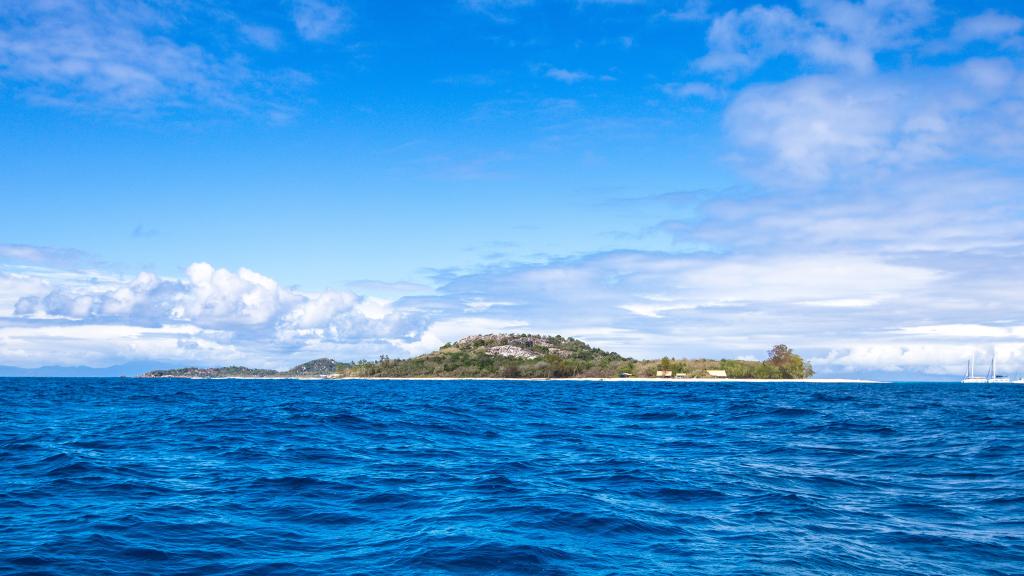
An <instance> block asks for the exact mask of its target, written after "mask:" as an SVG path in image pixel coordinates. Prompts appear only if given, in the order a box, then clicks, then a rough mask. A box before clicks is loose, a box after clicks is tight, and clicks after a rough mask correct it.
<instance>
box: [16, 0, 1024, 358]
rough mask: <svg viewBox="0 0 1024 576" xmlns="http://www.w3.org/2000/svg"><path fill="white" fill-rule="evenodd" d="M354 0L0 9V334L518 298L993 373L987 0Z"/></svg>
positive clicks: (1001, 77) (352, 338)
mask: <svg viewBox="0 0 1024 576" xmlns="http://www.w3.org/2000/svg"><path fill="white" fill-rule="evenodd" d="M385 12H386V11H381V9H380V8H379V7H375V6H373V5H372V4H371V3H361V2H357V1H355V0H352V1H348V2H340V1H327V0H301V1H299V0H296V1H295V2H291V3H288V4H287V5H286V6H283V5H280V4H277V3H274V4H272V5H271V4H268V5H266V6H262V7H260V8H258V9H254V8H247V9H244V10H243V9H241V8H236V9H227V8H223V9H222V8H212V7H211V6H210V5H208V4H205V3H200V2H185V3H180V6H179V3H175V4H173V5H172V4H170V3H164V2H160V1H152V2H120V1H115V0H111V1H105V2H93V3H82V2H76V1H72V0H68V1H67V2H57V3H55V2H42V1H30V2H25V3H19V4H18V5H16V6H14V5H11V6H5V7H3V8H0V95H2V96H3V100H2V101H0V112H2V113H3V114H4V115H5V116H7V117H12V118H15V117H17V118H21V119H22V120H19V122H17V123H16V124H17V125H15V126H14V127H13V128H12V130H11V131H10V132H9V133H8V134H7V135H6V136H0V138H2V139H3V140H2V141H0V145H3V146H4V147H5V149H9V147H10V146H11V145H12V144H14V143H16V142H20V143H21V144H22V146H21V147H19V148H18V150H19V151H18V152H16V153H15V154H13V155H12V156H11V158H9V159H8V160H0V168H2V169H3V170H2V172H4V173H5V174H6V175H5V176H0V194H3V197H4V201H5V204H6V205H7V206H8V210H6V211H5V214H4V215H0V365H14V366H22V367H33V366H40V365H47V364H62V365H81V364H84V365H90V366H106V365H111V364H117V363H121V362H127V361H139V360H143V361H154V362H157V361H159V362H171V363H182V364H204V365H212V364H217V365H221V364H236V363H242V364H248V365H253V366H270V367H278V368H280V367H286V366H290V365H293V364H296V363H298V362H302V361H305V360H308V359H311V358H314V357H319V356H331V357H334V358H338V359H358V358H374V357H376V356H377V355H379V354H389V355H403V356H404V355H410V354H416V353H421V352H426V351H429V350H431V349H433V348H436V347H437V346H439V345H441V344H443V343H445V342H448V341H452V340H455V339H458V338H460V337H462V336H465V335H468V334H473V333H479V332H493V331H523V332H551V333H561V334H564V335H572V336H576V337H579V338H581V339H584V340H586V341H588V342H590V343H593V344H595V345H598V346H601V347H605V348H608V349H611V350H615V351H619V352H621V353H624V354H628V355H633V356H638V357H657V356H661V355H676V356H709V357H724V356H743V357H748V356H760V355H762V354H763V351H764V350H765V349H766V348H767V347H769V346H770V345H772V344H775V343H780V342H784V343H787V344H789V345H790V346H793V347H794V348H796V349H797V350H798V351H801V352H803V353H804V354H805V355H807V356H810V357H811V358H812V360H813V362H814V363H815V366H816V368H817V369H818V371H819V372H821V373H834V374H839V373H842V374H858V373H868V372H878V371H887V372H899V371H906V372H912V373H922V372H924V373H933V374H941V375H954V374H958V373H960V372H962V370H963V367H964V364H965V363H966V359H967V358H968V357H970V355H971V354H977V355H979V356H984V357H987V356H988V355H991V354H993V353H994V354H996V355H997V356H998V358H999V361H1000V364H1001V366H1002V367H1003V369H1004V370H1006V371H1013V372H1024V299H1022V298H1021V296H1020V294H1021V292H1022V289H1024V250H1022V248H1024V186H1022V184H1024V174H1022V173H1021V172H1022V170H1021V167H1022V166H1024V164H1022V162H1021V160H1022V156H1024V60H1022V54H1024V18H1022V17H1021V12H1020V7H1019V6H1015V5H1014V3H1009V2H986V3H970V4H966V3H957V2H948V3H944V2H931V1H926V0H864V1H862V2H857V1H846V0H802V1H799V2H781V1H780V2H765V3H749V4H737V3H728V4H726V3H724V2H722V3H719V2H713V1H711V2H701V1H693V0H691V1H688V2H685V1H672V2H669V1H659V0H648V1H636V2H578V1H575V0H574V1H570V0H552V1H550V2H542V1H540V0H538V1H530V0H515V1H507V0H472V1H453V2H451V3H450V5H445V6H444V7H443V8H442V9H437V10H436V11H429V10H427V11H425V12H423V13H417V14H405V15H403V16H398V15H393V14H385ZM430 18H433V19H434V22H435V23H441V22H443V23H444V33H445V34H449V35H456V36H457V37H458V38H459V39H458V40H456V39H451V38H447V37H446V38H447V39H446V40H444V41H441V40H439V39H438V38H439V36H438V35H437V34H440V32H434V33H427V32H424V31H423V24H424V23H426V24H429V23H430V20H429V19H430ZM425 19H426V20H425ZM197 23H202V25H199V24H197ZM439 25H440V24H439ZM452 38H455V36H453V37H452ZM44 40H45V41H44ZM420 53H422V54H423V55H424V58H428V59H429V62H428V61H427V60H421V59H420ZM254 125H255V126H256V127H253V126H254ZM55 126H73V127H75V129H76V130H77V131H78V132H77V133H71V134H63V133H60V132H62V131H57V132H54V131H47V130H49V129H52V128H53V127H55ZM225 126H227V127H228V129H225ZM41 132H45V136H40V133H41ZM72 132H74V131H72ZM224 132H234V133H237V134H238V135H237V136H234V135H228V136H225V135H224V134H223V133H224ZM197 135H198V136H197ZM76 138H77V140H76ZM83 141H84V142H85V144H84V146H80V143H81V142H83ZM138 143H142V144H143V146H142V148H144V149H152V150H154V152H153V156H147V155H145V154H143V153H140V152H138V148H139V146H138ZM311 143H312V144H311ZM147 147H148V148H147ZM197 148H198V149H200V150H202V151H204V152H196V149H197ZM119 155H120V156H119ZM125 157H127V158H131V159H132V160H133V162H127V161H125V162H121V161H120V160H119V158H125ZM168 165H169V166H171V167H172V168H173V169H168V168H167V166H168ZM54 166H56V168H54ZM65 166H66V167H65ZM239 166H241V167H242V168H236V167H239ZM311 207H313V208H312V209H311ZM82 214H85V215H86V218H81V215H82ZM83 220H84V221H83ZM240 222H245V223H246V224H245V225H243V224H240ZM140 231H142V232H140ZM239 238H241V239H242V240H239ZM208 262H209V263H208ZM140 270H141V272H140ZM367 278H369V280H367ZM290 283H298V284H294V285H293V284H290ZM332 286H343V288H333V287H332Z"/></svg>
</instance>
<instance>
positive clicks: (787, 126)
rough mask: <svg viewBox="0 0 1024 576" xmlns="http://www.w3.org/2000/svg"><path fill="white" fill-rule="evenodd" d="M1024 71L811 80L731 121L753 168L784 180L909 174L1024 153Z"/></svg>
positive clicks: (738, 105) (733, 112)
mask: <svg viewBox="0 0 1024 576" xmlns="http://www.w3.org/2000/svg"><path fill="white" fill-rule="evenodd" d="M1021 82H1022V77H1021V74H1020V71H1019V70H1018V69H1017V68H1016V66H1015V65H1014V64H1013V63H1011V62H1010V61H1008V60H1005V59H998V58H997V59H974V60H969V61H966V62H964V63H962V64H959V65H955V66H951V67H947V68H936V69H932V70H927V71H920V72H916V73H915V72H912V71H906V72H903V73H901V74H899V75H895V74H889V75H880V76H874V77H871V78H865V77H860V76H805V77H799V78H796V79H794V80H790V81H787V82H782V83H779V84H767V85H757V86H753V87H750V88H747V89H745V90H743V91H741V92H740V94H739V95H738V96H737V98H736V99H735V100H734V101H733V102H732V103H731V104H730V106H729V109H728V110H727V112H726V116H725V126H726V130H727V132H728V133H729V135H730V136H731V137H732V139H733V141H734V142H735V143H736V144H737V145H738V147H739V152H740V153H741V155H743V154H747V155H749V156H748V158H749V159H750V162H749V165H750V166H752V167H755V169H756V170H757V171H758V172H759V173H760V174H761V175H762V176H767V177H769V178H770V179H772V178H773V179H774V180H775V181H779V180H792V179H794V178H795V179H796V180H797V181H803V182H811V183H821V182H824V181H826V180H828V179H830V178H832V177H835V176H837V175H842V174H843V173H845V172H858V173H863V172H864V170H865V169H867V167H869V166H870V167H871V168H870V170H873V171H877V170H893V169H899V170H906V169H910V168H913V167H915V166H919V165H922V164H924V163H927V162H932V161H935V160H941V159H944V158H947V157H949V156H951V155H954V154H955V155H958V156H959V157H966V156H970V155H972V154H984V155H987V156H989V157H1000V156H1006V155H1011V156H1012V155H1017V154H1020V153H1021V151H1024V139H1022V137H1021V135H1020V129H1021V127H1022V126H1024V124H1022V120H1021V118H1020V115H1019V114H1018V113H1017V112H1018V111H1019V109H1020V107H1021V105H1022V104H1024V92H1022V91H1021V90H1020V88H1021Z"/></svg>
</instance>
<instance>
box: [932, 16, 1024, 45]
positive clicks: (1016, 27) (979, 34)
mask: <svg viewBox="0 0 1024 576" xmlns="http://www.w3.org/2000/svg"><path fill="white" fill-rule="evenodd" d="M1022 30H1024V19H1022V18H1018V17H1017V16H1012V15H1010V14H1002V13H999V12H996V11H995V10H986V11H985V12H982V13H981V14H978V15H977V16H971V17H969V18H963V19H961V20H958V21H957V22H956V24H954V25H953V30H952V31H951V32H950V35H949V40H950V43H951V44H953V46H956V47H959V46H964V45H966V44H970V43H971V42H978V41H984V42H994V43H1001V42H1006V41H1008V40H1012V39H1014V38H1015V37H1018V35H1019V34H1020V33H1021V31H1022ZM1018 40H1019V38H1018Z"/></svg>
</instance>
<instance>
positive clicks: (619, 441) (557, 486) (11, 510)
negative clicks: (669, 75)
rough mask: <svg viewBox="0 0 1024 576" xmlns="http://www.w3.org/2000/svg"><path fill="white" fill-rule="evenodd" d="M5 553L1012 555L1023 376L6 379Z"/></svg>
mask: <svg viewBox="0 0 1024 576" xmlns="http://www.w3.org/2000/svg"><path fill="white" fill-rule="evenodd" d="M0 573H10V574H68V575H76V576H77V575H84V574H203V575H206V574H387V575H392V574H617V575H622V574H858V575H860V574H928V575H931V574H941V575H946V576H948V575H955V574H1022V573H1024V386H1016V387H1015V386H1003V385H961V384H925V383H921V384H893V385H864V384H806V383H789V384H776V383H712V384H696V383H682V382H653V383H652V382H558V381H550V382H507V381H506V382H498V381H493V382H492V381H486V382H485V381H282V380H273V381H269V380H268V381H245V380H216V381H213V380H208V381H202V380H135V379H0Z"/></svg>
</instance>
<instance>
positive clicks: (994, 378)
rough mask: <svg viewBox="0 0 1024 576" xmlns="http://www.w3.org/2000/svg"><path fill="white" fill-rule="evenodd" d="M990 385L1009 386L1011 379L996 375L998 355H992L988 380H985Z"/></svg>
mask: <svg viewBox="0 0 1024 576" xmlns="http://www.w3.org/2000/svg"><path fill="white" fill-rule="evenodd" d="M985 381H986V382H988V383H989V384H1009V383H1010V377H1009V376H1002V375H1000V374H996V355H995V354H992V364H990V365H989V368H988V378H986V379H985Z"/></svg>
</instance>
